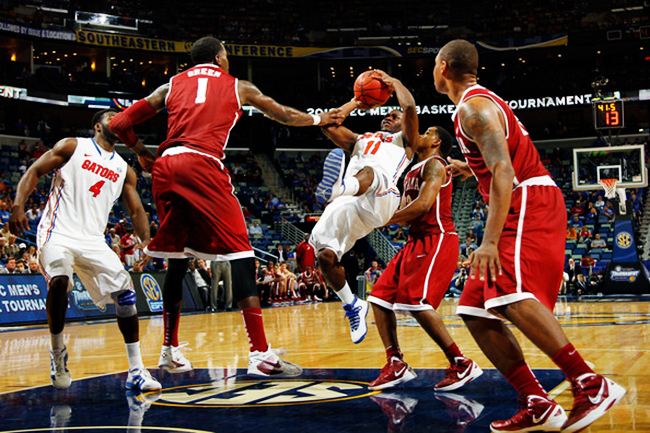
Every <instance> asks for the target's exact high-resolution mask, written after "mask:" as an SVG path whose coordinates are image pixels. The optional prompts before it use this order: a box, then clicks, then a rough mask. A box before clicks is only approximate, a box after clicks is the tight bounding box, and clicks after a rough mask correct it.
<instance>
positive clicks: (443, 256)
mask: <svg viewBox="0 0 650 433" xmlns="http://www.w3.org/2000/svg"><path fill="white" fill-rule="evenodd" d="M457 265H458V235H456V234H455V233H453V234H451V233H441V234H433V235H429V236H425V237H422V238H417V239H409V241H408V242H407V243H406V244H404V248H402V249H401V250H400V251H399V252H398V253H397V255H396V256H395V257H393V259H392V260H391V261H390V263H388V266H387V267H386V270H385V271H384V272H383V273H382V274H381V276H380V277H379V280H378V281H377V282H376V283H375V285H374V286H373V288H372V291H371V292H370V296H369V297H368V301H369V302H372V303H374V304H377V305H379V306H381V307H384V308H387V309H389V310H393V311H395V312H400V313H405V314H408V313H409V312H411V311H424V310H435V309H437V308H438V306H439V305H440V302H441V301H442V298H443V297H444V296H445V292H446V291H447V288H448V287H449V282H450V281H451V279H452V277H453V276H454V271H455V270H456V267H457Z"/></svg>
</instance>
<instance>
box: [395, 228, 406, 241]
mask: <svg viewBox="0 0 650 433" xmlns="http://www.w3.org/2000/svg"><path fill="white" fill-rule="evenodd" d="M406 240H408V236H406V233H404V230H403V229H402V228H401V227H398V228H397V230H395V236H393V243H398V242H399V241H406Z"/></svg>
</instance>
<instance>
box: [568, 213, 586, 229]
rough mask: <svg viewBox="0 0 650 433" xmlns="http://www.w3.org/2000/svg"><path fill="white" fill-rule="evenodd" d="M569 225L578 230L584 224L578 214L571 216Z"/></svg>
mask: <svg viewBox="0 0 650 433" xmlns="http://www.w3.org/2000/svg"><path fill="white" fill-rule="evenodd" d="M570 224H571V226H572V227H574V228H575V229H576V231H577V230H580V229H581V228H582V226H583V225H584V224H583V223H582V221H580V217H579V216H578V215H573V218H571V223H570Z"/></svg>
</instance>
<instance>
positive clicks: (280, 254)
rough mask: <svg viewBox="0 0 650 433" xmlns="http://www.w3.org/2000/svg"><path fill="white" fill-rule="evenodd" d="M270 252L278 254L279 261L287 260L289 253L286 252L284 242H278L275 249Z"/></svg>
mask: <svg viewBox="0 0 650 433" xmlns="http://www.w3.org/2000/svg"><path fill="white" fill-rule="evenodd" d="M269 252H270V253H271V254H273V255H274V256H277V258H278V263H282V262H286V261H287V253H285V252H284V246H283V245H282V244H278V245H277V247H276V249H275V250H271V251H269Z"/></svg>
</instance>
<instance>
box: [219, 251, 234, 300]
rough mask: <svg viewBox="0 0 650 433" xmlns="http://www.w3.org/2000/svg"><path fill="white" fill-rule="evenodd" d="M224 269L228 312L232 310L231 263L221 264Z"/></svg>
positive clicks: (224, 287)
mask: <svg viewBox="0 0 650 433" xmlns="http://www.w3.org/2000/svg"><path fill="white" fill-rule="evenodd" d="M220 266H221V267H222V268H223V289H224V291H225V294H226V297H225V308H226V311H230V310H232V268H231V266H230V262H223V263H221V264H220Z"/></svg>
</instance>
